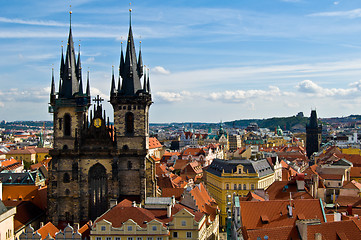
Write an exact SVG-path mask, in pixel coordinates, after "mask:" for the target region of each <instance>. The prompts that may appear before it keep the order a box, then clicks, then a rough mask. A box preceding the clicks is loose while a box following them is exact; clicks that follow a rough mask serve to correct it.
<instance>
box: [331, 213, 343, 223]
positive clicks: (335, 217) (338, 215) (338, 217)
mask: <svg viewBox="0 0 361 240" xmlns="http://www.w3.org/2000/svg"><path fill="white" fill-rule="evenodd" d="M333 221H334V222H339V221H341V213H338V212H334V213H333Z"/></svg>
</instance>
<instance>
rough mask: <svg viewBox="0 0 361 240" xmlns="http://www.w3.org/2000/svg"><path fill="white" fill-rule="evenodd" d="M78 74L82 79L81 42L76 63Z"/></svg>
mask: <svg viewBox="0 0 361 240" xmlns="http://www.w3.org/2000/svg"><path fill="white" fill-rule="evenodd" d="M76 76H77V78H78V79H79V80H81V78H82V75H81V61H80V44H79V52H78V61H77V63H76Z"/></svg>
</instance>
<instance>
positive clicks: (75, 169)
mask: <svg viewBox="0 0 361 240" xmlns="http://www.w3.org/2000/svg"><path fill="white" fill-rule="evenodd" d="M72 178H73V180H78V163H73V166H72Z"/></svg>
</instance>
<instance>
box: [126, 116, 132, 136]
mask: <svg viewBox="0 0 361 240" xmlns="http://www.w3.org/2000/svg"><path fill="white" fill-rule="evenodd" d="M125 132H126V133H130V134H131V133H134V114H133V113H131V112H127V113H126V114H125Z"/></svg>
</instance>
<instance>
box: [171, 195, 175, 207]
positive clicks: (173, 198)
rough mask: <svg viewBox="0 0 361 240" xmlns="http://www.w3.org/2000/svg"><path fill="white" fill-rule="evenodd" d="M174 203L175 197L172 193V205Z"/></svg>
mask: <svg viewBox="0 0 361 240" xmlns="http://www.w3.org/2000/svg"><path fill="white" fill-rule="evenodd" d="M174 205H175V197H174V195H172V207H173V206H174Z"/></svg>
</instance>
